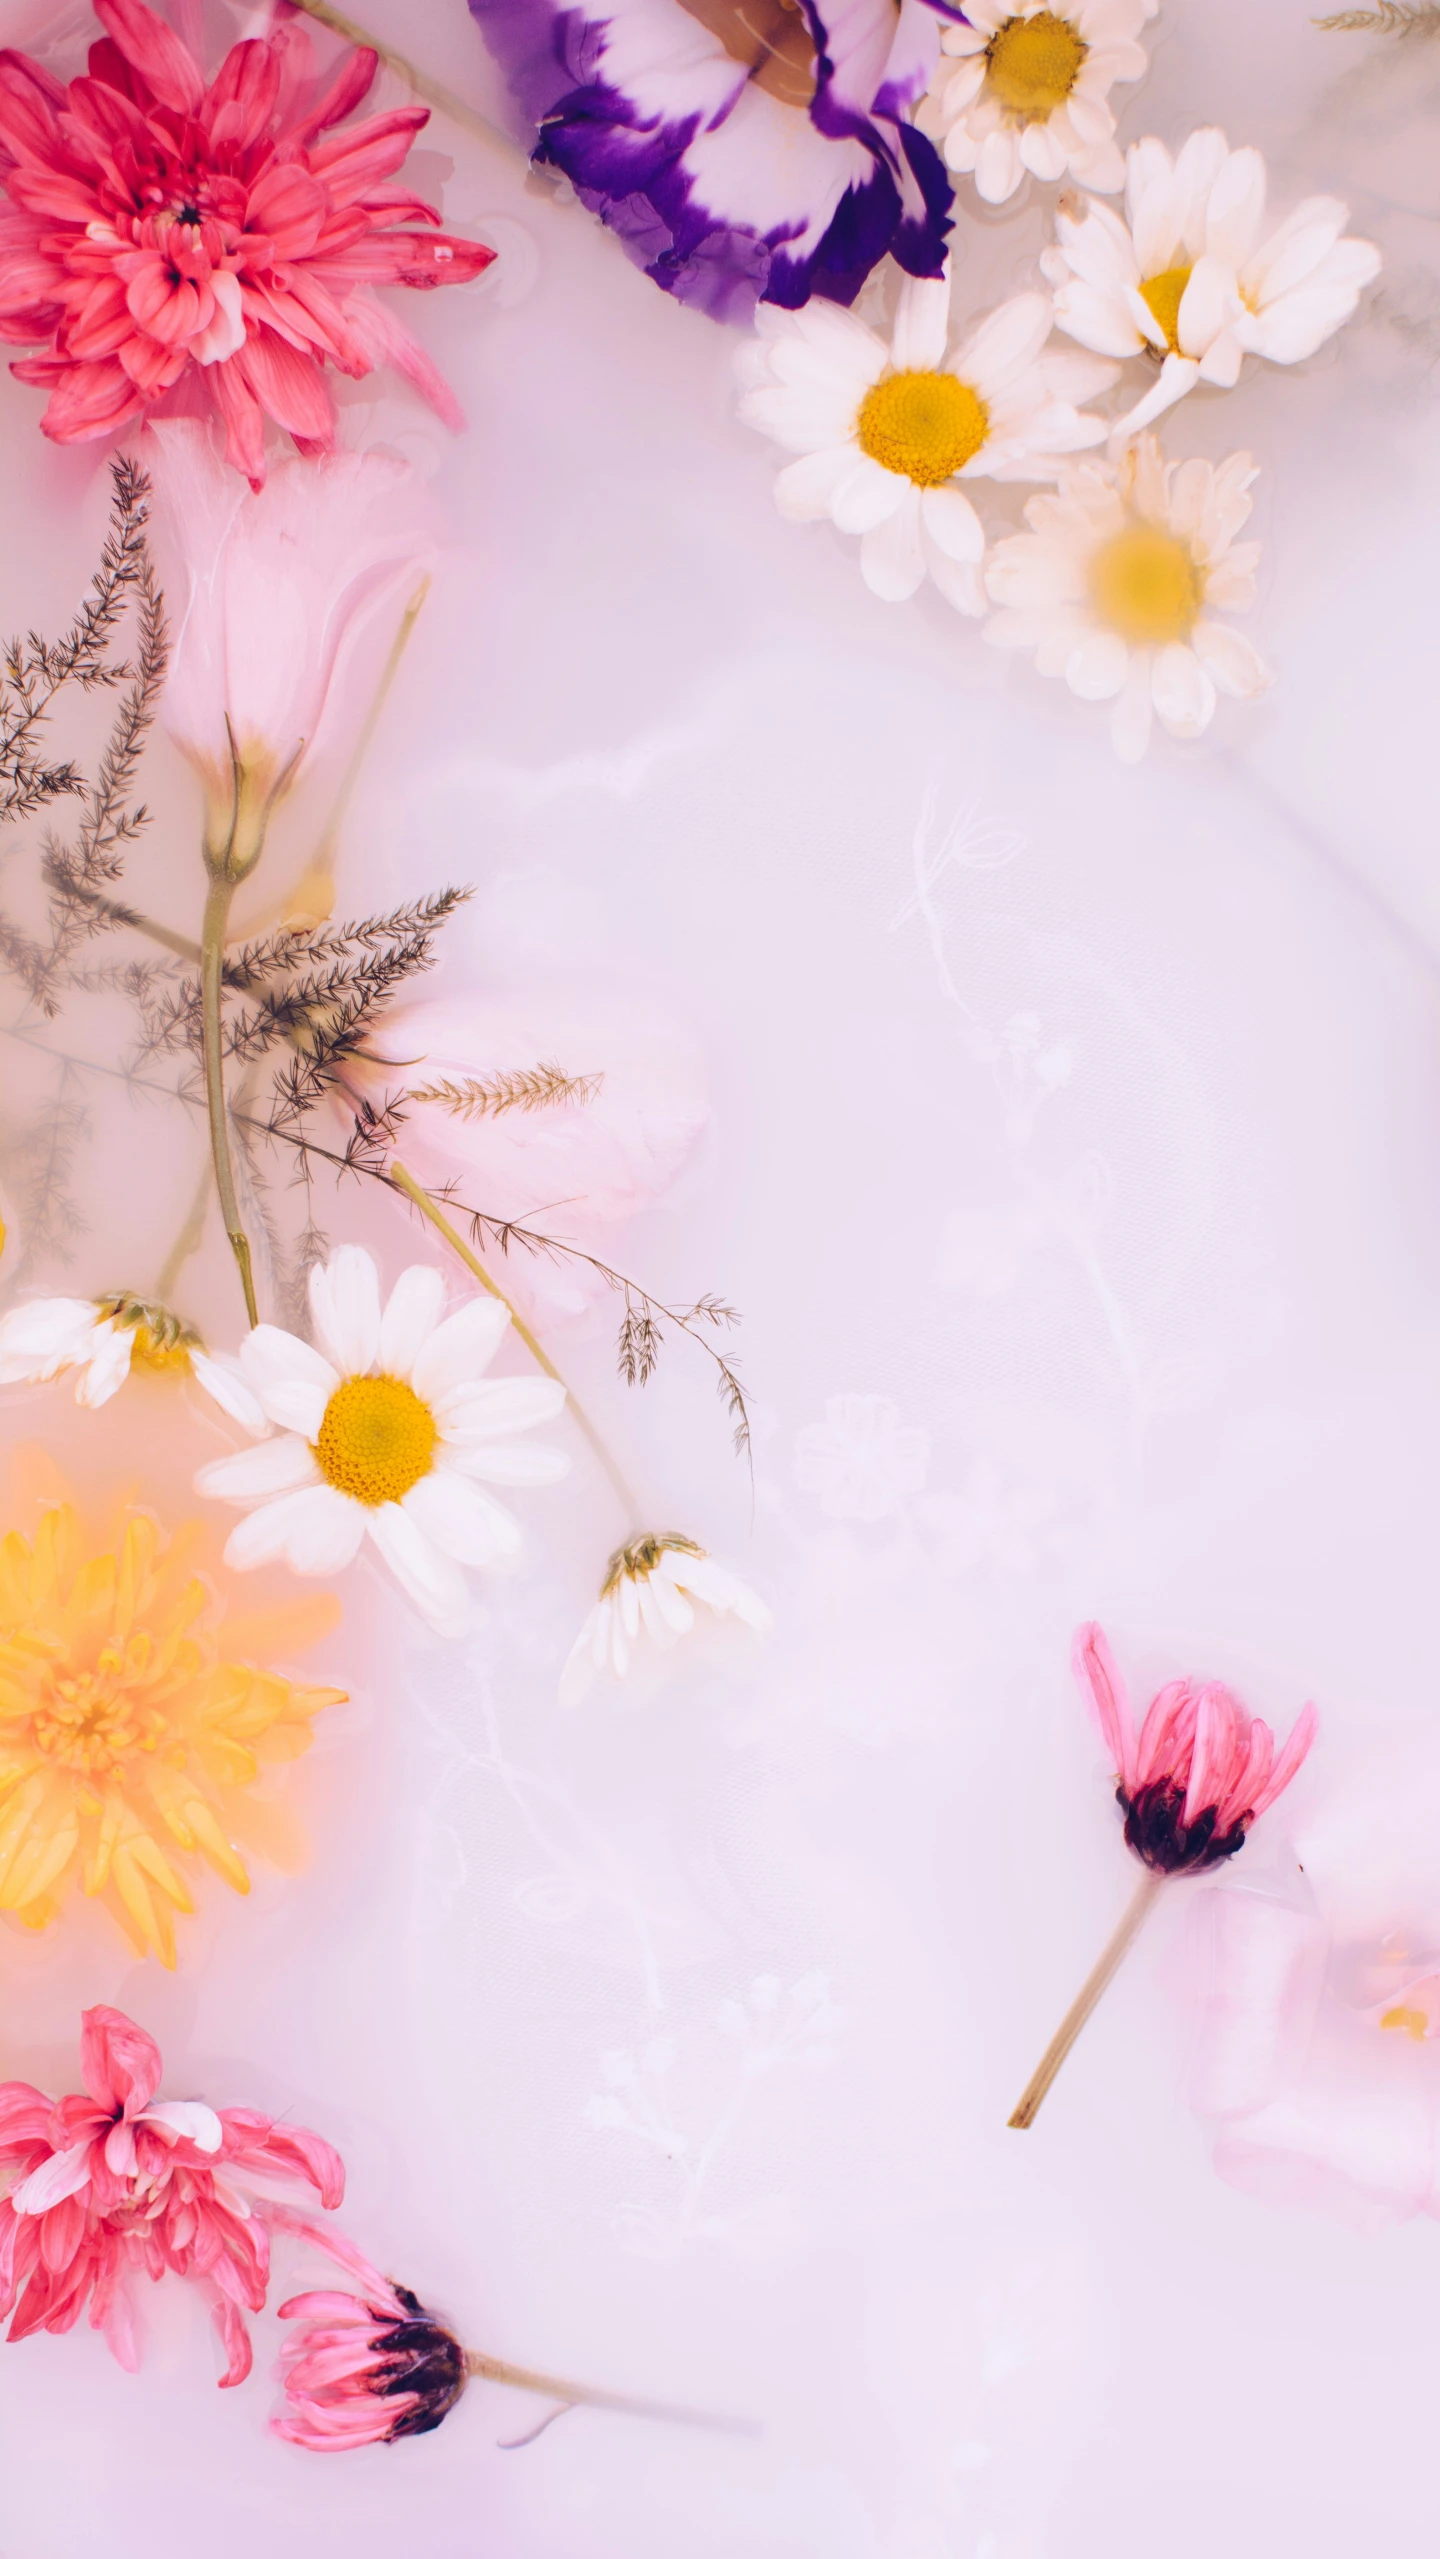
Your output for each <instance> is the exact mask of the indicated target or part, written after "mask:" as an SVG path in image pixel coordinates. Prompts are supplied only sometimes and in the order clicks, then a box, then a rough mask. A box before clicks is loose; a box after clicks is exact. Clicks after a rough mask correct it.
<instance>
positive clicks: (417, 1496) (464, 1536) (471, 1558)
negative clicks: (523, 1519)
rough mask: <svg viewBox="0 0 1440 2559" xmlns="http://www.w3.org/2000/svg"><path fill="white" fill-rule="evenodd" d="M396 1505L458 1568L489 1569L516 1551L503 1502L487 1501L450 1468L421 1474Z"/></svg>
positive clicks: (515, 1528) (516, 1532) (513, 1526)
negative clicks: (429, 1473) (469, 1566)
mask: <svg viewBox="0 0 1440 2559" xmlns="http://www.w3.org/2000/svg"><path fill="white" fill-rule="evenodd" d="M400 1507H401V1509H402V1510H403V1511H404V1512H405V1514H406V1517H407V1518H408V1519H410V1520H412V1521H413V1522H414V1524H415V1526H416V1527H417V1528H419V1529H421V1530H422V1531H423V1533H424V1535H425V1536H426V1537H428V1538H429V1539H430V1541H431V1543H432V1544H433V1545H435V1546H438V1548H439V1550H440V1552H441V1554H442V1555H448V1556H449V1557H450V1558H451V1559H452V1561H453V1562H455V1563H457V1564H469V1565H472V1566H474V1567H476V1568H477V1569H478V1568H480V1567H488V1568H490V1569H492V1570H493V1569H494V1567H495V1566H497V1565H500V1564H506V1563H509V1562H510V1561H511V1559H512V1558H513V1557H514V1556H516V1555H518V1554H519V1552H520V1547H521V1544H522V1542H523V1541H522V1539H521V1534H520V1523H519V1521H518V1520H517V1519H513V1518H512V1517H511V1514H510V1513H509V1511H507V1510H506V1509H505V1507H504V1504H503V1503H501V1502H497V1501H492V1500H491V1498H490V1496H489V1494H488V1493H482V1492H481V1491H480V1490H479V1488H478V1486H477V1485H475V1484H471V1483H468V1482H467V1481H466V1479H465V1477H464V1476H463V1475H460V1474H457V1473H455V1472H454V1471H453V1470H451V1469H448V1468H440V1469H438V1470H437V1471H436V1472H435V1473H434V1474H433V1475H422V1476H421V1478H420V1481H419V1483H418V1484H412V1485H411V1487H410V1490H409V1492H408V1493H407V1494H406V1496H405V1498H404V1500H403V1502H402V1503H401V1505H400Z"/></svg>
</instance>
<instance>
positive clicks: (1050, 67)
mask: <svg viewBox="0 0 1440 2559" xmlns="http://www.w3.org/2000/svg"><path fill="white" fill-rule="evenodd" d="M1156 6H1157V0H1059V5H1058V6H1056V7H1050V6H1048V5H1047V0H965V16H966V18H967V19H968V21H969V24H968V25H964V26H948V27H947V28H946V29H945V32H944V34H943V36H942V37H941V39H940V43H941V52H942V56H943V57H944V58H943V59H942V61H941V65H940V68H939V70H938V71H937V72H936V74H935V76H934V78H933V80H932V81H931V84H930V90H929V94H928V96H926V97H925V98H923V99H922V100H921V103H920V107H919V110H918V112H917V115H916V119H915V121H916V123H917V124H919V125H920V126H921V127H922V128H923V130H924V131H925V132H926V133H928V134H930V135H931V137H932V138H933V139H934V140H935V141H936V142H938V143H939V144H940V145H941V147H942V149H943V151H944V153H945V157H946V159H947V161H948V162H949V164H950V167H951V168H952V169H956V170H960V171H965V170H973V171H974V173H975V186H976V191H977V193H978V194H979V195H981V196H983V198H984V200H985V202H986V203H987V204H1004V203H1005V202H1006V200H1007V199H1008V198H1009V197H1010V196H1012V195H1013V194H1014V193H1015V190H1016V188H1017V187H1018V186H1019V184H1020V181H1021V179H1022V178H1023V177H1024V175H1025V173H1026V171H1027V169H1028V170H1029V172H1030V174H1031V175H1032V177H1036V178H1045V179H1052V180H1053V179H1055V178H1063V177H1064V175H1065V173H1066V171H1067V169H1068V170H1069V171H1070V173H1071V175H1072V176H1073V177H1076V178H1079V179H1081V180H1082V181H1083V182H1084V184H1085V185H1086V186H1089V187H1098V188H1099V189H1100V191H1101V193H1102V194H1104V195H1113V194H1114V193H1115V191H1116V190H1117V188H1118V187H1119V186H1120V184H1121V182H1122V180H1123V178H1124V175H1125V168H1124V163H1123V161H1122V160H1121V157H1120V153H1119V150H1118V149H1117V147H1116V143H1115V118H1114V117H1113V115H1112V114H1111V112H1110V108H1109V104H1108V100H1109V95H1110V91H1111V88H1112V87H1113V85H1114V83H1115V82H1116V81H1117V80H1138V79H1139V78H1140V77H1141V74H1142V73H1143V71H1144V69H1145V55H1144V53H1143V52H1142V51H1141V48H1140V46H1139V45H1138V44H1137V43H1136V42H1135V38H1136V36H1137V35H1138V34H1139V32H1140V29H1141V28H1142V27H1143V25H1144V24H1145V21H1146V19H1147V18H1153V17H1154V15H1155V10H1156Z"/></svg>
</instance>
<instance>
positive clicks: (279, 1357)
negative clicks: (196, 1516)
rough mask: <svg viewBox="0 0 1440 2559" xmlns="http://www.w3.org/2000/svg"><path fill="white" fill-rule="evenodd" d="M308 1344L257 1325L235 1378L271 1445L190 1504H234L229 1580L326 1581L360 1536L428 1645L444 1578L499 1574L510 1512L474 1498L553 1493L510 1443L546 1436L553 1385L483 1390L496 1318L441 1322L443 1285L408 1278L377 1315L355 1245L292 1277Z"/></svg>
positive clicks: (459, 1604) (201, 1484)
mask: <svg viewBox="0 0 1440 2559" xmlns="http://www.w3.org/2000/svg"><path fill="white" fill-rule="evenodd" d="M310 1312H311V1317H312V1320H313V1324H314V1329H315V1342H314V1344H313V1345H312V1344H311V1343H309V1342H304V1341H301V1340H300V1338H299V1336H298V1335H297V1334H294V1333H286V1332H282V1331H281V1330H280V1328H279V1327H278V1326H277V1325H274V1324H257V1325H256V1327H255V1329H254V1331H253V1332H252V1333H249V1334H247V1336H246V1338H245V1340H244V1341H243V1342H242V1343H241V1345H240V1365H241V1368H242V1370H243V1372H244V1375H245V1379H246V1382H247V1384H248V1385H249V1386H250V1387H251V1388H252V1389H253V1392H254V1394H255V1396H256V1399H257V1401H258V1403H259V1404H260V1407H261V1409H262V1411H263V1413H264V1415H265V1418H266V1420H267V1421H268V1422H269V1423H271V1424H272V1425H274V1435H273V1436H272V1437H270V1438H268V1439H264V1440H261V1441H260V1443H259V1445H258V1446H257V1447H254V1448H247V1449H242V1450H241V1451H240V1452H239V1453H238V1454H237V1455H235V1456H233V1457H222V1458H219V1459H217V1460H216V1461H215V1463H214V1464H213V1465H210V1466H204V1467H202V1468H201V1470H200V1472H199V1474H198V1475H197V1476H196V1478H195V1482H196V1487H197V1490H199V1491H200V1492H202V1493H213V1494H216V1495H218V1496H219V1498H220V1499H221V1500H222V1501H230V1502H241V1503H244V1504H245V1505H246V1507H247V1510H248V1512H249V1516H248V1517H247V1518H245V1519H243V1520H242V1521H241V1522H240V1525H239V1527H238V1528H236V1529H235V1530H234V1531H233V1533H232V1535H231V1538H230V1542H229V1544H228V1545H227V1547H226V1549H225V1561H226V1562H227V1564H230V1565H232V1566H233V1567H235V1569H236V1570H238V1571H240V1572H245V1571H248V1570H249V1569H250V1568H251V1567H252V1566H254V1565H257V1564H269V1563H274V1562H276V1561H277V1560H280V1559H283V1560H284V1561H285V1562H286V1563H288V1564H289V1565H290V1566H291V1568H292V1569H293V1570H294V1571H295V1572H297V1573H307V1574H321V1573H334V1572H339V1571H341V1570H342V1569H343V1567H344V1566H345V1565H346V1564H349V1563H351V1562H353V1560H354V1558H355V1556H356V1555H357V1553H358V1552H359V1549H360V1545H361V1542H362V1540H363V1539H364V1538H365V1537H366V1536H368V1537H370V1538H371V1539H372V1540H373V1542H374V1544H375V1545H376V1546H377V1547H378V1548H379V1551H380V1553H381V1554H382V1555H383V1556H384V1558H385V1561H386V1563H387V1564H388V1565H389V1566H390V1569H391V1571H392V1572H393V1573H394V1575H395V1578H396V1580H397V1581H398V1582H399V1583H400V1584H401V1586H402V1588H403V1589H404V1590H405V1592H406V1593H407V1595H408V1596H409V1597H410V1598H411V1599H412V1600H413V1601H414V1603H415V1605H416V1607H417V1608H418V1609H419V1610H420V1611H421V1613H422V1615H423V1616H425V1617H427V1618H428V1619H429V1621H430V1623H431V1624H432V1625H433V1626H435V1627H436V1628H437V1629H438V1630H439V1631H440V1632H441V1633H442V1634H458V1633H461V1632H462V1631H463V1630H464V1627H465V1625H466V1623H467V1622H468V1617H469V1596H468V1592H467V1587H466V1583H465V1579H464V1575H463V1573H462V1572H461V1570H460V1567H461V1566H462V1565H469V1566H472V1567H483V1566H487V1565H488V1566H503V1565H505V1564H507V1563H509V1562H510V1561H511V1559H512V1558H513V1557H514V1555H515V1554H516V1552H517V1551H518V1548H519V1545H520V1530H519V1526H518V1524H517V1522H516V1521H515V1519H514V1518H513V1517H512V1516H511V1513H510V1512H509V1511H508V1510H506V1509H505V1507H504V1506H503V1504H502V1503H500V1502H497V1501H496V1500H495V1498H494V1496H493V1494H491V1493H489V1492H487V1491H486V1490H485V1489H484V1487H485V1486H487V1485H490V1484H553V1483H554V1482H555V1481H556V1480H557V1478H558V1477H560V1476H561V1475H563V1474H564V1473H565V1472H566V1467H567V1460H566V1459H565V1458H564V1457H563V1456H561V1455H560V1454H559V1452H558V1451H557V1450H554V1449H549V1448H532V1447H529V1446H527V1445H522V1444H521V1443H519V1442H518V1441H517V1440H516V1438H515V1436H514V1434H515V1433H517V1432H520V1431H528V1430H532V1429H533V1428H534V1427H535V1425H536V1424H537V1423H540V1422H548V1421H551V1420H553V1419H554V1417H555V1415H556V1414H557V1413H558V1412H559V1411H560V1409H561V1407H562V1406H563V1404H564V1401H565V1390H564V1388H563V1386H559V1385H557V1384H556V1383H555V1382H554V1381H553V1380H552V1379H550V1378H548V1377H500V1378H490V1377H486V1376H485V1375H484V1371H485V1370H486V1369H487V1368H488V1367H489V1365H490V1362H491V1360H492V1359H493V1358H494V1356H495V1353H496V1351H497V1350H498V1348H499V1346H500V1342H501V1340H502V1338H503V1336H504V1333H505V1329H506V1326H507V1325H508V1323H509V1321H510V1318H509V1314H508V1312H507V1310H506V1308H505V1307H503V1306H502V1305H500V1304H499V1303H498V1301H497V1300H496V1299H494V1298H490V1297H474V1298H470V1299H468V1300H467V1301H466V1303H465V1304H464V1305H462V1306H460V1307H458V1308H457V1309H456V1311H455V1312H454V1313H453V1314H451V1315H448V1316H447V1315H446V1313H445V1283H444V1281H443V1279H442V1278H441V1275H440V1273H439V1272H438V1271H437V1270H434V1269H431V1268H430V1267H429V1266H428V1265H425V1264H417V1265H416V1267H415V1268H414V1269H412V1270H408V1271H402V1272H401V1274H400V1277H399V1279H398V1280H397V1281H396V1284H395V1286H394V1288H393V1289H392V1291H391V1293H390V1297H389V1299H388V1301H387V1303H386V1304H385V1306H384V1307H383V1308H382V1306H381V1303H380V1283H379V1277H378V1274H377V1272H376V1269H375V1265H374V1263H373V1261H372V1260H371V1258H370V1256H369V1254H368V1253H366V1252H364V1251H362V1250H361V1248H360V1246H359V1245H356V1244H346V1245H342V1247H341V1249H340V1251H339V1252H338V1253H336V1254H335V1255H334V1257H333V1258H332V1259H331V1260H330V1261H329V1262H327V1263H326V1264H325V1266H324V1267H323V1269H317V1270H314V1271H312V1272H311V1274H310Z"/></svg>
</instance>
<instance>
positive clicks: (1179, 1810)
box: [1115, 1777, 1250, 1875]
mask: <svg viewBox="0 0 1440 2559" xmlns="http://www.w3.org/2000/svg"><path fill="white" fill-rule="evenodd" d="M1115 1801H1116V1803H1117V1804H1118V1805H1119V1807H1120V1810H1121V1812H1122V1813H1123V1814H1124V1816H1125V1845H1126V1847H1127V1848H1129V1849H1133V1851H1134V1853H1135V1855H1136V1856H1137V1857H1138V1858H1140V1859H1141V1861H1142V1862H1143V1863H1144V1864H1145V1865H1147V1866H1150V1867H1153V1868H1154V1871H1155V1873H1156V1874H1157V1875H1179V1874H1184V1873H1187V1872H1188V1873H1191V1874H1194V1873H1198V1872H1199V1870H1200V1869H1201V1868H1202V1867H1205V1866H1219V1865H1221V1864H1222V1863H1223V1861H1224V1860H1225V1858H1227V1857H1233V1856H1234V1854H1235V1851H1236V1849H1237V1848H1243V1847H1244V1845H1245V1833H1246V1831H1247V1830H1248V1829H1249V1827H1250V1816H1249V1814H1248V1813H1242V1814H1241V1816H1240V1819H1239V1820H1238V1821H1237V1822H1235V1823H1232V1825H1231V1827H1230V1829H1229V1830H1223V1831H1220V1832H1219V1833H1217V1831H1216V1828H1215V1806H1214V1805H1213V1804H1210V1805H1207V1807H1206V1809H1205V1811H1204V1812H1203V1813H1197V1815H1196V1817H1195V1819H1194V1821H1193V1822H1186V1821H1185V1820H1184V1818H1183V1815H1184V1811H1185V1790H1184V1788H1183V1786H1177V1785H1176V1783H1175V1780H1174V1778H1173V1777H1163V1778H1160V1779H1158V1780H1157V1782H1156V1783H1155V1784H1154V1785H1152V1786H1138V1787H1137V1788H1136V1790H1135V1792H1134V1794H1133V1795H1127V1794H1126V1792H1125V1789H1124V1787H1123V1786H1117V1787H1116V1789H1115Z"/></svg>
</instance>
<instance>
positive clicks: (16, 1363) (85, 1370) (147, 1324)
mask: <svg viewBox="0 0 1440 2559" xmlns="http://www.w3.org/2000/svg"><path fill="white" fill-rule="evenodd" d="M72 1369H73V1370H74V1371H75V1372H76V1377H75V1401H76V1403H77V1404H88V1405H90V1406H91V1407H92V1408H94V1407H96V1406H99V1405H101V1404H108V1403H109V1401H110V1398H111V1396H112V1395H115V1394H118V1393H119V1390H120V1388H121V1387H122V1386H123V1385H124V1383H125V1380H126V1378H127V1377H129V1376H131V1375H132V1374H133V1373H134V1372H135V1371H136V1370H148V1371H156V1372H159V1373H160V1374H162V1375H166V1376H171V1377H177V1376H190V1377H194V1378H195V1379H196V1380H197V1382H198V1383H199V1384H200V1385H201V1386H203V1387H204V1389H205V1392H206V1394H207V1395H210V1396H212V1397H213V1398H214V1400H215V1402H216V1403H217V1404H219V1405H220V1406H221V1408H222V1410H223V1411H225V1412H227V1413H229V1414H230V1415H231V1416H232V1417H233V1419H234V1420H236V1421H237V1422H242V1423H243V1424H244V1425H245V1428H246V1429H247V1430H258V1429H260V1428H261V1426H262V1424H263V1420H264V1416H263V1414H262V1413H261V1411H260V1407H259V1405H258V1404H257V1403H256V1401H255V1398H254V1396H253V1395H252V1394H251V1392H250V1390H249V1388H248V1386H247V1385H246V1384H245V1381H244V1379H243V1377H242V1376H241V1375H240V1373H239V1371H238V1369H237V1368H236V1366H235V1363H234V1361H233V1360H226V1359H224V1358H216V1357H214V1356H213V1355H212V1354H211V1353H210V1352H208V1351H206V1350H205V1349H204V1348H203V1346H202V1344H201V1341H200V1337H199V1335H198V1333H196V1332H194V1331H193V1330H192V1328H191V1327H190V1325H188V1324H185V1323H183V1322H182V1321H181V1319H180V1317H179V1316H178V1315H172V1314H171V1313H170V1311H169V1309H168V1307H164V1306H153V1305H151V1304H150V1303H149V1302H148V1301H147V1300H146V1299H145V1298H140V1297H132V1296H130V1295H129V1294H128V1293H127V1292H125V1291H124V1290H122V1291H120V1292H119V1293H118V1294H116V1295H114V1296H111V1297H31V1298H26V1299H25V1300H24V1301H23V1302H22V1303H21V1304H20V1305H19V1306H12V1307H11V1308H10V1309H9V1311H8V1313H6V1314H5V1315H0V1386H18V1385H20V1384H22V1383H23V1384H25V1385H27V1386H40V1385H46V1384H48V1383H49V1381H50V1379H51V1378H54V1377H63V1376H65V1375H66V1374H67V1373H68V1372H69V1371H70V1370H72Z"/></svg>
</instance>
